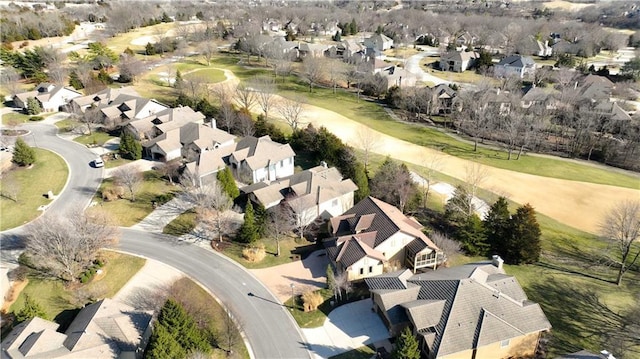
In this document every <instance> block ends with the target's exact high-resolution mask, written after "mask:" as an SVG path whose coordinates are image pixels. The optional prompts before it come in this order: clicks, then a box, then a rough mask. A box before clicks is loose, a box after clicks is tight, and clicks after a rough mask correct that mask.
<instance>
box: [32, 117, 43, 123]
mask: <svg viewBox="0 0 640 359" xmlns="http://www.w3.org/2000/svg"><path fill="white" fill-rule="evenodd" d="M42 120H44V117H42V116H31V117H29V121H34V122H35V121H42Z"/></svg>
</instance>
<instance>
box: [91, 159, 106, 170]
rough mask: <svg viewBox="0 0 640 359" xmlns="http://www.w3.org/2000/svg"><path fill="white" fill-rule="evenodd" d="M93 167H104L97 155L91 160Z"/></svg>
mask: <svg viewBox="0 0 640 359" xmlns="http://www.w3.org/2000/svg"><path fill="white" fill-rule="evenodd" d="M93 167H95V168H100V167H104V161H103V160H102V158H100V157H98V158H96V159H95V160H93Z"/></svg>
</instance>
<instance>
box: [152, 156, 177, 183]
mask: <svg viewBox="0 0 640 359" xmlns="http://www.w3.org/2000/svg"><path fill="white" fill-rule="evenodd" d="M180 166H182V164H181V163H180V160H177V159H176V160H172V161H169V162H165V163H163V164H162V165H160V167H159V168H158V172H160V173H161V174H162V176H164V177H166V178H167V179H168V180H169V183H171V184H173V179H174V178H175V177H176V176H177V175H178V172H179V170H180Z"/></svg>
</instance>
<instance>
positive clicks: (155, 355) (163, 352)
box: [144, 325, 187, 359]
mask: <svg viewBox="0 0 640 359" xmlns="http://www.w3.org/2000/svg"><path fill="white" fill-rule="evenodd" d="M186 355H187V352H186V351H185V350H184V348H182V346H181V345H180V343H178V340H177V338H176V336H175V335H173V334H171V333H169V330H167V328H166V327H165V326H163V325H156V326H155V327H154V329H153V334H151V338H149V345H148V346H147V350H146V351H145V353H144V357H145V358H149V359H174V358H184V357H186Z"/></svg>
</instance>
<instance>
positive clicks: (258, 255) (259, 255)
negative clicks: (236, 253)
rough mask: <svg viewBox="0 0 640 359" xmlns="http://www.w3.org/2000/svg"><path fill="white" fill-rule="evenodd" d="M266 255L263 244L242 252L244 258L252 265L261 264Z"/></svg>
mask: <svg viewBox="0 0 640 359" xmlns="http://www.w3.org/2000/svg"><path fill="white" fill-rule="evenodd" d="M266 254H267V253H266V251H265V249H264V245H263V244H259V245H257V246H252V247H247V248H245V249H243V250H242V257H243V258H244V259H246V260H247V261H249V262H252V263H257V262H260V261H261V260H263V259H264V257H265V256H266Z"/></svg>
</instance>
